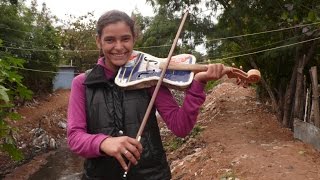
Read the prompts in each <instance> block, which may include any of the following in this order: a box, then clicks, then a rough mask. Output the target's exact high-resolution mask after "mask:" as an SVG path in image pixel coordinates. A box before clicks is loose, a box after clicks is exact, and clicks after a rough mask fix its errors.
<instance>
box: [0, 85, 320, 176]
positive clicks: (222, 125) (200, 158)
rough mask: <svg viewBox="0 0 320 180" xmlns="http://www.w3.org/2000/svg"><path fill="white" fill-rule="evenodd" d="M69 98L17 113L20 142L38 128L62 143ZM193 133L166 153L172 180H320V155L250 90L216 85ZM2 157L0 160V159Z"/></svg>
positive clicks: (27, 170)
mask: <svg viewBox="0 0 320 180" xmlns="http://www.w3.org/2000/svg"><path fill="white" fill-rule="evenodd" d="M68 95H69V92H68V91H63V92H59V93H56V94H54V95H52V96H51V97H49V98H48V99H47V100H45V101H44V102H39V104H36V105H33V106H32V107H31V108H27V107H26V108H25V109H24V110H21V111H20V112H22V113H23V115H24V116H25V119H24V120H23V121H21V122H19V124H17V125H18V126H19V127H20V128H22V129H23V130H24V131H22V132H21V134H20V138H23V140H24V141H28V137H29V138H30V137H31V136H30V134H29V132H30V130H31V129H33V128H35V127H37V126H39V122H41V123H40V124H41V127H43V129H45V130H46V131H47V132H48V133H49V134H50V136H52V137H58V136H59V137H60V139H62V140H64V139H63V138H64V137H65V129H61V128H59V127H58V126H57V123H58V122H60V121H65V120H66V107H67V101H68ZM195 129H197V130H198V131H199V134H198V135H196V136H193V135H191V136H189V137H188V138H186V139H183V140H182V141H183V142H184V143H183V144H182V146H181V147H179V148H178V149H175V150H168V160H169V162H170V164H171V170H172V175H173V179H175V180H178V179H183V180H189V179H190V180H191V179H192V180H194V179H199V180H200V179H201V180H211V179H221V180H224V179H225V180H227V179H231V180H233V179H234V180H235V179H241V180H242V179H245V180H251V179H252V180H257V179H259V180H279V179H282V180H292V179H295V180H300V179H301V180H309V179H310V180H317V179H320V163H319V162H320V153H319V152H318V151H316V150H315V149H314V148H313V147H312V146H309V145H306V144H304V143H302V142H301V141H299V140H296V139H294V138H293V134H292V132H291V131H290V130H288V129H285V128H281V127H280V124H279V123H278V122H277V120H276V118H275V116H274V115H273V114H272V113H271V112H270V111H269V107H267V106H265V105H263V104H260V103H258V102H257V101H256V99H255V92H254V90H253V89H250V88H247V89H245V88H242V87H238V86H236V85H234V84H232V83H222V84H220V85H218V86H217V87H216V88H214V90H213V91H212V92H211V93H209V94H208V96H207V99H206V102H205V104H204V105H203V108H202V110H201V114H200V116H199V119H198V123H197V126H196V128H195ZM161 132H162V134H163V140H164V144H166V145H170V143H172V140H173V139H174V137H173V136H172V134H171V133H170V132H168V131H167V130H166V129H165V128H162V129H161ZM29 141H30V140H29ZM26 149H27V150H25V152H30V151H31V149H32V148H31V147H30V146H27V147H26ZM50 153H51V151H49V153H46V154H42V155H41V156H36V157H35V158H32V159H31V161H28V163H26V164H24V165H22V166H19V167H18V168H16V169H14V170H13V169H11V173H10V174H8V175H7V178H8V179H16V178H17V177H19V178H18V179H28V177H29V176H30V175H31V174H33V173H34V172H35V171H37V169H39V168H41V166H43V165H44V164H46V157H48V156H49V155H50ZM1 157H2V159H0V160H3V157H4V156H3V154H2V156H1V154H0V158H1ZM0 162H1V163H0V167H4V164H5V163H8V162H9V161H8V160H7V161H0ZM8 164H10V163H8ZM81 166H82V165H81V164H80V165H79V167H81ZM1 173H4V172H1ZM10 177H11V178H10ZM0 179H1V178H0Z"/></svg>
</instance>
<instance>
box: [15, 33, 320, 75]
mask: <svg viewBox="0 0 320 180" xmlns="http://www.w3.org/2000/svg"><path fill="white" fill-rule="evenodd" d="M318 39H320V37H317V38H313V39H308V40H305V41H301V42H297V43H292V44H287V45H283V46H278V47H274V48H269V49H264V50H260V51H256V52H251V53H246V54H240V55H235V56H230V57H224V58H216V59H213V60H209V62H213V61H218V60H226V59H232V58H237V57H243V56H248V55H253V54H258V53H262V52H267V51H272V50H276V49H281V48H285V47H290V46H294V45H298V44H303V43H307V42H311V41H315V40H318ZM208 58H210V57H208ZM11 67H12V68H17V69H22V70H27V71H36V72H44V73H55V74H57V73H58V72H54V71H43V70H38V69H27V68H21V67H15V66H11ZM60 73H64V74H70V73H69V72H60ZM71 74H73V73H71Z"/></svg>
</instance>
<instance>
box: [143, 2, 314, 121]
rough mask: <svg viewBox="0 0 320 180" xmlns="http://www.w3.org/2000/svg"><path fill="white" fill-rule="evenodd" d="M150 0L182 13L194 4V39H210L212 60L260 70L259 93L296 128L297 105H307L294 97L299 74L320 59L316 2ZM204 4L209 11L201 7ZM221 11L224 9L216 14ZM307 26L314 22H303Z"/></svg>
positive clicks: (297, 89) (209, 48)
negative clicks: (215, 19) (214, 21)
mask: <svg viewBox="0 0 320 180" xmlns="http://www.w3.org/2000/svg"><path fill="white" fill-rule="evenodd" d="M148 2H151V3H152V4H153V5H154V7H157V6H160V8H167V9H169V10H168V12H171V13H176V12H178V13H180V12H181V10H182V9H183V8H185V7H188V6H189V7H191V11H190V12H191V13H190V17H191V18H190V20H191V21H192V24H196V25H197V26H198V27H200V28H191V27H192V25H190V26H188V24H187V28H190V29H188V31H190V32H192V33H189V34H191V37H189V38H191V39H192V37H193V38H194V39H198V38H201V36H203V37H202V38H201V39H206V40H207V41H206V48H207V52H208V57H207V58H208V59H210V60H218V59H224V60H225V61H227V62H229V63H231V62H234V63H236V64H237V65H242V66H243V67H244V68H245V69H247V68H249V67H253V68H256V69H259V70H260V71H261V72H262V80H261V84H259V86H258V93H259V94H260V96H261V97H262V96H264V95H265V94H267V95H268V96H269V98H270V99H271V101H272V104H273V109H274V110H275V112H276V114H277V117H278V119H279V121H280V122H281V123H282V124H283V125H284V126H285V127H292V122H293V120H292V117H293V112H294V109H302V108H301V107H300V106H298V104H301V102H300V100H297V101H296V102H294V97H295V95H296V96H298V94H299V93H301V92H302V91H301V88H302V85H301V81H302V80H301V79H302V78H301V73H300V74H299V73H298V72H304V71H305V69H306V68H307V67H309V66H310V65H311V64H315V62H316V61H317V60H318V57H317V56H316V54H317V53H316V51H317V46H318V45H319V41H317V40H316V38H317V37H319V28H318V27H317V26H318V25H316V24H313V25H312V24H311V23H314V22H318V21H319V12H320V11H319V8H320V7H319V6H318V5H317V2H315V1H311V0H308V1H301V0H294V1H290V2H287V1H227V0H211V1H199V0H191V1H190V0H178V1H176V0H175V1H172V0H149V1H148ZM201 5H202V6H204V7H205V8H206V9H207V10H202V7H201ZM197 7H200V8H197ZM205 11H206V13H204V12H205ZM217 11H220V12H221V13H220V14H219V15H218V16H215V15H216V12H217ZM214 18H217V21H218V22H217V23H216V24H215V23H213V21H212V19H214ZM304 24H310V25H308V26H302V25H304ZM271 30H278V31H271ZM268 31H269V32H268ZM259 32H261V33H259ZM262 32H265V33H262ZM196 37H197V38H196ZM303 42H304V43H303ZM318 51H319V50H318ZM259 52H260V53H259ZM318 61H319V60H318ZM297 73H298V74H297ZM288 77H289V78H288ZM297 77H298V78H297ZM265 92H266V93H265ZM296 93H298V94H296ZM294 103H295V105H296V106H294Z"/></svg>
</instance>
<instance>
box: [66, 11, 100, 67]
mask: <svg viewBox="0 0 320 180" xmlns="http://www.w3.org/2000/svg"><path fill="white" fill-rule="evenodd" d="M93 18H94V17H93V14H92V13H90V12H88V13H87V14H86V15H83V16H79V17H75V16H73V15H70V16H69V19H68V20H66V21H64V22H63V23H64V25H63V26H62V27H61V29H62V30H61V32H60V33H61V34H60V36H61V39H62V41H61V46H62V48H63V49H64V50H67V51H70V52H68V53H64V54H63V61H64V62H65V64H70V63H71V61H72V64H73V65H74V66H76V67H77V68H78V70H79V71H85V70H87V69H90V68H92V66H93V65H95V64H96V62H97V59H98V57H99V49H98V48H97V45H96V41H95V38H96V31H95V25H96V20H94V19H93ZM95 49H96V51H92V50H95Z"/></svg>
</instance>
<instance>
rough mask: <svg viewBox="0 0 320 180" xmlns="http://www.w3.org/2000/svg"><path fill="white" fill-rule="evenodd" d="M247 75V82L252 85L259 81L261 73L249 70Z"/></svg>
mask: <svg viewBox="0 0 320 180" xmlns="http://www.w3.org/2000/svg"><path fill="white" fill-rule="evenodd" d="M247 74H248V80H249V81H250V82H252V83H255V82H258V81H260V79H261V73H260V71H258V70H256V69H251V70H249V71H248V73H247Z"/></svg>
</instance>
